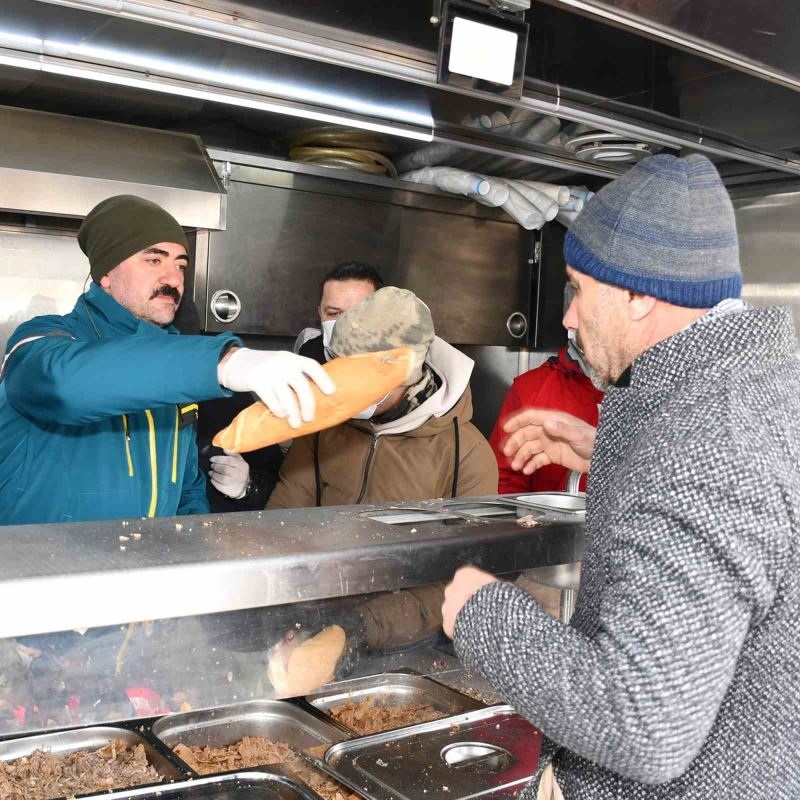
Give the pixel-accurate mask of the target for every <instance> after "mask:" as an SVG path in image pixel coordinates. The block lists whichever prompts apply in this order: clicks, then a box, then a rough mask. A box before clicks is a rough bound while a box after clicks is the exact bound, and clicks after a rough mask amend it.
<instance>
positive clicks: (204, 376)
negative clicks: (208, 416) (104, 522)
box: [0, 195, 334, 524]
mask: <svg viewBox="0 0 800 800" xmlns="http://www.w3.org/2000/svg"><path fill="white" fill-rule="evenodd" d="M78 244H79V245H80V247H81V249H82V250H83V252H84V253H85V254H86V256H87V258H88V260H89V264H90V267H91V277H92V283H91V286H90V288H89V291H88V292H86V294H85V295H81V297H79V298H78V301H77V303H76V305H75V308H74V309H73V311H71V312H70V313H69V314H66V315H64V316H56V315H51V316H42V317H36V318H34V319H32V320H30V321H28V322H26V323H24V324H23V325H21V326H20V327H19V328H18V329H17V330H16V331H15V332H14V334H13V335H12V337H11V338H10V340H9V343H8V349H7V352H6V356H5V359H4V362H3V371H2V373H1V374H0V524H14V523H19V524H21V523H39V522H57V521H62V522H69V521H82V520H95V519H118V518H123V517H155V516H171V515H174V514H199V513H205V512H207V511H208V503H207V501H206V497H205V478H204V477H203V475H202V473H200V471H199V470H198V466H197V447H196V443H195V433H194V422H195V420H196V418H197V405H196V403H197V401H198V400H205V399H210V398H215V397H225V396H229V395H230V393H231V392H233V391H237V392H253V393H255V394H256V395H258V396H259V397H260V398H261V399H262V400H263V401H264V402H265V403H266V404H267V405H268V406H269V407H270V409H271V410H272V411H273V413H275V414H276V415H277V416H281V417H288V419H289V421H290V424H292V425H293V426H294V427H297V426H298V425H299V424H300V418H301V413H302V417H303V419H313V415H314V399H313V395H312V392H311V387H310V385H309V383H308V380H307V377H306V376H308V378H311V379H312V380H313V381H314V382H315V383H316V384H317V385H318V386H319V387H320V389H321V390H322V391H324V392H326V393H331V392H332V391H333V388H334V387H333V386H332V384H331V381H330V378H329V376H328V375H327V373H325V371H324V370H323V369H322V368H321V367H320V366H319V364H317V363H316V362H315V361H313V360H311V359H307V358H302V357H300V356H297V355H294V354H293V353H281V352H272V353H263V352H259V351H256V350H250V349H248V348H244V347H242V346H241V343H240V342H239V340H238V339H236V338H235V337H233V336H230V335H229V334H222V335H220V336H215V337H206V336H180V335H178V331H177V330H176V329H175V328H174V326H173V325H172V321H173V319H174V317H175V312H176V310H177V308H178V304H179V303H180V301H181V298H182V295H183V288H184V271H185V270H186V269H188V268H189V266H190V264H189V255H188V244H187V241H186V236H185V234H184V232H183V230H182V228H181V227H180V225H179V224H178V222H177V221H176V220H175V219H174V218H173V217H172V216H170V215H169V214H168V213H167V212H166V211H164V209H162V208H160V207H159V206H157V205H155V204H154V203H151V202H149V201H147V200H143V199H142V198H139V197H134V196H132V195H121V196H118V197H112V198H109V199H108V200H104V201H103V202H101V203H99V204H98V205H97V206H95V208H94V209H92V211H90V212H89V214H88V215H87V217H86V219H85V220H84V222H83V225H82V226H81V229H80V231H79V233H78Z"/></svg>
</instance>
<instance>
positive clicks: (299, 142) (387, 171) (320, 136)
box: [284, 126, 397, 178]
mask: <svg viewBox="0 0 800 800" xmlns="http://www.w3.org/2000/svg"><path fill="white" fill-rule="evenodd" d="M284 143H285V146H286V147H287V148H288V150H289V158H290V159H291V160H292V161H301V162H303V163H306V164H317V165H319V166H324V167H331V168H333V169H349V170H356V171H358V172H368V173H370V174H372V175H388V176H389V177H390V178H396V177H397V170H396V169H395V166H394V164H393V163H392V162H391V161H390V160H389V158H387V157H386V155H384V154H385V153H390V152H392V150H393V147H392V145H391V144H390V143H389V142H388V141H387V140H386V139H384V138H383V137H381V136H380V135H378V134H377V133H372V132H370V131H361V130H353V129H350V128H339V127H337V126H325V127H322V128H311V129H309V130H304V131H300V132H297V133H292V134H289V135H288V136H287V137H286V138H285V140H284Z"/></svg>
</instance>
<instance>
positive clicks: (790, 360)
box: [455, 308, 800, 800]
mask: <svg viewBox="0 0 800 800" xmlns="http://www.w3.org/2000/svg"><path fill="white" fill-rule="evenodd" d="M796 349H797V340H796V337H795V334H794V329H793V325H792V318H791V314H790V312H789V311H788V310H785V309H779V308H768V309H760V310H752V309H751V310H745V311H743V312H742V313H739V314H735V315H732V316H723V317H716V318H715V317H713V315H712V316H709V318H708V319H706V318H702V319H701V320H700V321H698V322H697V323H695V324H694V325H692V326H691V327H689V328H687V329H686V330H684V331H682V332H681V333H679V334H678V335H676V336H673V337H672V338H670V339H667V340H666V341H664V342H661V343H660V344H658V345H656V346H655V347H653V348H651V349H650V350H648V351H647V352H646V353H645V354H644V355H642V356H641V357H640V358H639V359H637V361H636V362H635V363H634V365H633V367H632V370H631V371H630V379H629V382H628V385H626V386H623V385H620V386H617V387H613V388H612V389H610V390H609V392H608V393H607V395H606V398H605V400H604V402H603V406H602V409H601V414H600V424H599V428H598V433H597V441H596V444H595V450H594V455H593V459H592V468H591V475H590V480H589V488H588V498H587V503H588V508H587V516H586V534H587V550H586V553H585V557H584V563H583V574H582V578H581V589H580V596H579V599H578V607H577V609H576V612H575V615H574V617H573V619H572V622H571V624H570V626H563V625H560V624H559V623H557V622H556V621H555V620H553V619H551V618H550V617H548V616H547V615H546V614H545V613H544V612H543V611H542V610H541V609H540V608H539V606H538V605H537V604H536V602H535V601H534V600H533V599H531V598H530V597H529V596H528V595H526V594H525V593H524V592H522V591H521V590H519V589H517V588H515V587H514V586H511V585H510V584H506V583H499V584H492V585H489V586H487V587H485V588H484V589H482V590H481V591H479V592H477V593H476V594H475V595H474V596H473V597H472V598H471V599H470V600H469V602H468V603H467V604H466V605H465V606H464V608H463V610H462V611H461V613H460V614H459V615H458V617H457V620H456V629H455V643H456V649H457V652H458V654H459V656H460V657H461V659H462V660H463V662H464V663H465V664H466V665H468V666H469V667H472V668H475V669H477V670H479V671H480V672H482V673H483V674H484V675H485V676H486V678H487V679H488V680H489V681H490V682H491V683H492V684H493V685H494V687H495V688H496V689H497V690H498V691H499V692H500V693H501V694H502V695H503V696H504V697H505V698H507V700H508V701H509V702H510V703H511V704H512V705H514V706H515V707H516V708H517V709H518V710H519V711H520V713H522V714H524V715H525V716H526V717H528V718H529V719H530V720H531V721H532V722H533V723H534V724H536V725H538V726H539V727H540V728H541V729H542V731H543V732H544V734H545V736H546V737H547V738H546V742H545V747H544V749H543V758H542V761H541V763H540V769H541V768H542V767H543V766H544V764H545V763H547V762H548V761H551V760H552V763H553V765H554V767H555V771H556V776H557V778H558V781H559V783H560V785H561V788H562V791H563V792H564V796H565V798H566V800H584V799H585V800H589V798H591V800H606V798H608V800H610V799H611V798H625V800H651V799H652V800H656V798H658V799H661V798H671V799H672V798H675V799H677V798H681V799H682V800H712V799H713V800H716V798H735V800H756V799H757V798H759V799H760V798H765V800H766V799H768V800H798V798H800V361H798V360H797V358H796V357H795V355H794V353H795V351H796ZM533 535H535V531H534V532H533ZM536 785H538V776H537V778H536V779H534V781H533V782H532V783H531V784H530V785H529V786H528V787H527V789H525V791H524V792H523V794H522V797H523V798H526V799H527V798H534V797H535V796H536V788H535V787H536Z"/></svg>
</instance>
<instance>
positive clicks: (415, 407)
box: [267, 286, 497, 508]
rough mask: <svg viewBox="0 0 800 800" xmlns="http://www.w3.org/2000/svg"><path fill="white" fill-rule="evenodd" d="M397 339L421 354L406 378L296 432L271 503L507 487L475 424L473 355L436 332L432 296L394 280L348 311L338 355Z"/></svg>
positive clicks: (336, 342)
mask: <svg viewBox="0 0 800 800" xmlns="http://www.w3.org/2000/svg"><path fill="white" fill-rule="evenodd" d="M395 347H410V348H411V349H412V350H414V352H415V353H416V354H417V358H418V363H417V365H416V368H415V369H414V370H413V372H412V374H411V375H410V377H409V378H408V380H407V381H406V383H405V385H404V386H401V387H399V388H397V389H394V390H393V391H391V392H389V394H388V395H386V397H384V398H383V399H382V400H380V401H379V402H378V403H375V404H374V405H372V406H370V407H369V408H366V409H364V410H363V411H361V412H360V413H359V414H357V415H356V416H355V417H354V418H353V419H352V420H350V421H348V422H346V423H344V424H342V425H339V426H337V427H335V428H331V429H329V430H326V431H322V432H320V433H319V434H315V435H312V436H306V437H302V438H300V439H297V440H295V442H294V444H293V445H292V449H291V450H290V451H289V455H288V456H287V457H286V460H285V461H284V463H283V466H282V468H281V474H280V480H279V483H278V485H277V486H276V487H275V490H274V492H273V493H272V497H271V498H270V501H269V503H268V506H267V507H268V508H294V507H298V506H315V505H316V506H320V505H350V504H355V503H384V502H397V501H403V500H422V499H428V498H432V497H447V496H452V497H457V496H462V495H475V494H490V493H493V492H496V491H497V463H496V461H495V459H494V456H493V455H492V451H491V448H490V447H489V444H488V442H487V441H486V439H484V437H483V436H482V435H481V434H480V433H479V431H478V430H477V428H475V426H474V425H472V423H471V422H470V419H471V417H472V397H471V394H470V388H469V379H470V376H471V374H472V367H473V362H472V360H471V359H469V358H467V357H466V356H465V355H464V354H463V353H461V352H459V351H458V350H456V349H455V348H453V347H451V346H450V345H449V344H447V343H446V342H444V341H443V340H442V339H439V338H438V337H436V336H435V334H434V327H433V319H432V317H431V312H430V309H429V308H428V306H427V305H425V303H423V302H422V301H421V300H420V299H419V298H418V297H417V296H416V295H415V294H414V293H413V292H409V291H407V290H405V289H398V288H397V287H395V286H387V287H384V288H383V289H379V290H378V291H377V292H375V293H374V294H372V295H370V296H369V297H367V298H365V299H364V300H362V301H361V302H360V303H358V304H357V305H355V306H353V307H352V308H350V309H348V310H347V311H346V312H345V313H344V314H342V315H341V316H340V317H339V318H338V319H337V320H336V324H335V325H334V327H333V332H332V334H331V342H330V350H331V355H333V356H335V357H338V356H349V355H356V354H360V353H371V352H377V351H379V350H389V349H392V348H395ZM365 434H367V435H365Z"/></svg>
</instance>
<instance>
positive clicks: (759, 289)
mask: <svg viewBox="0 0 800 800" xmlns="http://www.w3.org/2000/svg"><path fill="white" fill-rule="evenodd" d="M735 205H736V225H737V227H738V230H739V247H740V254H741V261H742V271H743V272H744V287H743V289H742V297H743V298H744V299H745V300H747V301H748V302H749V303H752V304H753V305H754V306H768V305H781V306H789V307H790V308H791V309H792V310H793V312H794V323H795V329H796V330H797V332H798V335H800V193H797V192H793V193H789V194H778V195H771V196H768V197H762V198H754V199H748V200H740V201H737V202H736V204H735Z"/></svg>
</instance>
